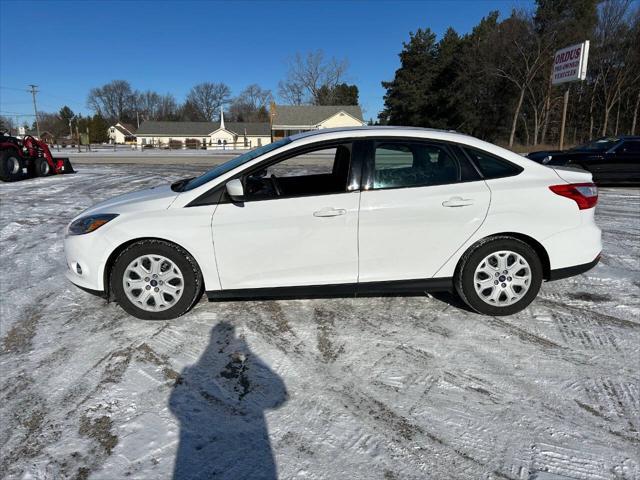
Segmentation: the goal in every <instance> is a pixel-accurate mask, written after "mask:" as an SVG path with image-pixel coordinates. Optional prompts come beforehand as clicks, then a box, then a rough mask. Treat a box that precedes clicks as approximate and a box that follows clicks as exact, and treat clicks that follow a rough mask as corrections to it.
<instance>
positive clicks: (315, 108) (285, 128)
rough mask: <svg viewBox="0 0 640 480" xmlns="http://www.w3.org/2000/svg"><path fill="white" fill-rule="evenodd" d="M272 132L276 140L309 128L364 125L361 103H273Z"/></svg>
mask: <svg viewBox="0 0 640 480" xmlns="http://www.w3.org/2000/svg"><path fill="white" fill-rule="evenodd" d="M270 114H271V133H272V137H273V139H274V140H278V139H280V138H283V137H288V136H289V135H294V134H296V133H300V132H307V131H309V130H320V129H322V128H336V127H362V126H364V125H366V122H365V121H364V120H362V109H361V108H360V106H359V105H276V104H275V103H272V104H271V112H270Z"/></svg>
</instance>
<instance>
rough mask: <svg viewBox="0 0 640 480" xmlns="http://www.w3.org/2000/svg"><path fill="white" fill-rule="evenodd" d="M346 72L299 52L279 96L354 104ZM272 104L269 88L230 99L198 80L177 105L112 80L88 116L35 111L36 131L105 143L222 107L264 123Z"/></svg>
mask: <svg viewBox="0 0 640 480" xmlns="http://www.w3.org/2000/svg"><path fill="white" fill-rule="evenodd" d="M347 69H348V62H347V61H346V60H344V59H343V60H338V59H336V58H333V57H332V58H327V57H325V55H324V53H323V52H322V51H321V50H318V51H315V52H309V53H307V54H305V55H303V54H300V53H298V54H296V55H295V56H294V57H293V58H292V59H291V60H290V61H289V66H288V70H287V73H286V76H285V79H284V80H282V81H281V82H280V83H279V86H278V93H279V95H280V97H281V98H282V100H283V101H284V102H285V103H290V104H293V105H301V104H313V105H357V104H358V87H357V86H356V85H351V84H348V83H347V82H346V81H345V77H346V71H347ZM273 100H274V95H273V93H272V92H271V90H269V89H265V88H262V87H261V86H260V85H257V84H252V85H249V86H247V87H246V88H244V89H243V90H242V91H241V92H240V93H239V94H238V95H236V96H235V97H233V96H232V95H231V88H230V87H229V86H228V85H226V84H225V83H222V82H203V83H199V84H197V85H194V86H193V87H192V88H191V89H190V90H189V92H188V93H187V95H186V97H185V100H184V102H182V103H179V102H178V101H177V100H176V98H175V96H174V95H173V94H171V93H165V94H161V93H158V92H155V91H153V90H146V91H140V90H136V89H134V88H133V87H132V85H131V84H130V83H129V82H128V81H126V80H113V81H111V82H109V83H107V84H105V85H102V86H100V87H95V88H92V89H91V90H90V91H89V94H88V95H87V100H86V104H87V107H88V108H89V109H90V110H91V111H92V112H93V115H90V116H87V117H84V116H82V115H76V114H74V112H73V111H71V109H70V108H69V107H68V106H64V107H63V108H62V109H61V110H60V111H59V112H54V113H43V112H40V113H39V114H38V121H39V125H40V130H41V132H42V131H48V132H50V133H52V134H53V135H54V136H55V137H56V138H61V137H65V136H68V135H71V137H73V136H74V135H75V128H76V126H78V130H79V132H81V133H85V131H86V129H87V127H88V128H89V135H90V139H91V141H92V142H104V141H106V140H107V129H108V127H109V126H110V125H113V124H114V123H116V122H123V123H128V124H131V125H134V126H137V125H139V124H140V123H142V122H143V121H145V120H168V121H214V120H217V119H218V118H219V115H220V110H221V108H222V109H224V111H225V119H226V120H227V121H236V122H268V121H269V120H270V119H269V104H270V103H271V102H272V101H273ZM0 123H1V124H2V125H3V126H4V127H5V128H11V127H14V128H15V127H16V126H15V125H13V122H12V120H11V118H8V117H0ZM33 129H35V122H34V124H33Z"/></svg>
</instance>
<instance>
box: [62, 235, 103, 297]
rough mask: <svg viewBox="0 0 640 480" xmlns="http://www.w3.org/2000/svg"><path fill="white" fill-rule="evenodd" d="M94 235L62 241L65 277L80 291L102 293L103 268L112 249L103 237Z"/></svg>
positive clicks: (75, 236)
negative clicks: (65, 264)
mask: <svg viewBox="0 0 640 480" xmlns="http://www.w3.org/2000/svg"><path fill="white" fill-rule="evenodd" d="M95 233H96V232H92V233H88V234H86V235H69V236H67V237H66V238H65V239H64V254H65V257H66V263H67V270H66V272H65V276H66V277H67V278H68V279H69V281H71V283H73V284H74V285H76V286H78V287H80V288H82V289H85V290H90V291H94V292H103V291H104V290H105V288H104V287H105V286H104V268H105V265H106V263H107V259H108V255H109V252H111V251H113V249H112V246H111V244H110V243H109V242H108V241H107V240H106V239H105V237H104V236H103V235H94V234H95Z"/></svg>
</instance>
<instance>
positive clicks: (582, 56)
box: [551, 40, 589, 85]
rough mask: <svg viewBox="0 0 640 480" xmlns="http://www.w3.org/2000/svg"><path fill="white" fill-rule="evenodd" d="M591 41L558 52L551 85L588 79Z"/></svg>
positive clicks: (554, 59)
mask: <svg viewBox="0 0 640 480" xmlns="http://www.w3.org/2000/svg"><path fill="white" fill-rule="evenodd" d="M588 59H589V40H586V41H584V42H583V43H578V44H577V45H572V46H570V47H566V48H563V49H561V50H558V51H557V52H556V53H555V55H554V56H553V73H552V77H551V83H552V84H553V85H558V84H560V83H566V82H573V81H575V80H584V79H585V78H587V60H588Z"/></svg>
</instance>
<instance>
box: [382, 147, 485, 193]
mask: <svg viewBox="0 0 640 480" xmlns="http://www.w3.org/2000/svg"><path fill="white" fill-rule="evenodd" d="M473 175H474V173H473V172H472V171H471V169H470V168H468V166H466V165H464V166H461V164H460V162H459V161H458V159H457V158H456V157H454V156H453V154H452V153H451V152H450V150H449V149H448V148H447V147H446V146H445V145H439V144H432V143H421V142H415V143H414V142H396V141H390V142H378V143H377V144H376V146H375V153H374V171H373V188H374V189H382V188H400V187H423V186H432V185H445V184H449V183H457V182H460V181H466V180H472V179H475V178H472V177H473Z"/></svg>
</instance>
